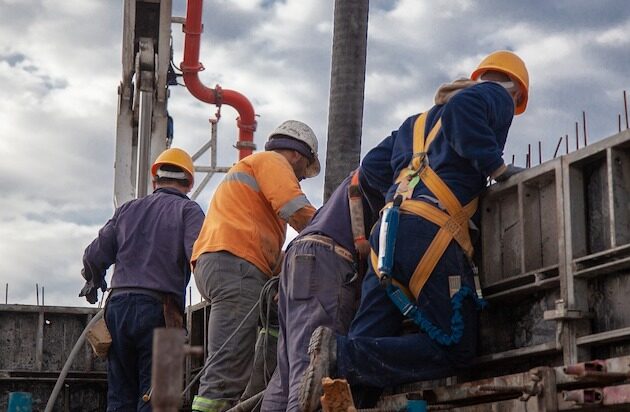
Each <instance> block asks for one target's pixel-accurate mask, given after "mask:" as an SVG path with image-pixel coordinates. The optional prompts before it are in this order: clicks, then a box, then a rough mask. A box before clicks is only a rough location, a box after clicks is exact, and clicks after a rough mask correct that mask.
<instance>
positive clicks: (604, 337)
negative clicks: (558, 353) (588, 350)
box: [577, 327, 630, 346]
mask: <svg viewBox="0 0 630 412" xmlns="http://www.w3.org/2000/svg"><path fill="white" fill-rule="evenodd" d="M621 340H630V327H627V328H620V329H615V330H609V331H606V332H601V333H594V334H592V335H587V336H581V337H579V338H577V344H578V345H579V346H591V345H596V344H603V343H610V342H617V341H621Z"/></svg>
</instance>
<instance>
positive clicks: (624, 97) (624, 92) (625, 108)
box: [623, 90, 628, 129]
mask: <svg viewBox="0 0 630 412" xmlns="http://www.w3.org/2000/svg"><path fill="white" fill-rule="evenodd" d="M623 111H624V113H625V114H626V129H627V128H628V99H626V91H625V90H624V91H623Z"/></svg>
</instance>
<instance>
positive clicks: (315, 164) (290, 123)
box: [266, 120, 321, 177]
mask: <svg viewBox="0 0 630 412" xmlns="http://www.w3.org/2000/svg"><path fill="white" fill-rule="evenodd" d="M281 137H289V138H291V139H295V140H297V141H299V142H303V143H306V145H307V146H308V148H309V149H310V153H309V154H310V156H306V157H308V158H309V159H310V160H311V162H310V163H309V165H308V167H307V168H306V176H305V177H313V176H317V175H318V174H319V172H320V170H321V165H320V163H319V157H318V156H317V136H315V132H313V129H311V128H310V127H308V125H306V124H305V123H302V122H300V121H298V120H287V121H285V122H283V123H282V124H281V125H280V126H278V127H276V129H275V130H274V131H273V132H271V134H270V135H269V139H268V140H269V142H268V143H267V145H269V143H270V142H271V140H273V139H274V138H281ZM273 146H276V145H273ZM266 147H270V146H266ZM275 148H279V147H277V146H276V147H275ZM287 149H293V150H295V148H293V147H287ZM298 151H299V150H298ZM302 154H304V153H302Z"/></svg>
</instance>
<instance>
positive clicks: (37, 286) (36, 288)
mask: <svg viewBox="0 0 630 412" xmlns="http://www.w3.org/2000/svg"><path fill="white" fill-rule="evenodd" d="M35 296H36V298H37V306H39V285H38V284H37V283H36V284H35Z"/></svg>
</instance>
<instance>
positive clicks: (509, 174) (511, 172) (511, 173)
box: [494, 164, 525, 182]
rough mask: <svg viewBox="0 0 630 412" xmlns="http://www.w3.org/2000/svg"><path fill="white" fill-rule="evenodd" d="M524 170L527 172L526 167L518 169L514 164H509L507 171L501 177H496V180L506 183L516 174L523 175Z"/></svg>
mask: <svg viewBox="0 0 630 412" xmlns="http://www.w3.org/2000/svg"><path fill="white" fill-rule="evenodd" d="M523 170H525V168H524V167H518V166H514V165H513V164H509V165H507V166H506V168H505V171H504V172H503V173H501V174H500V175H499V176H497V177H495V178H494V180H496V181H497V182H504V181H506V180H508V179H509V178H510V177H512V176H514V175H515V174H518V173H521V172H522V171H523Z"/></svg>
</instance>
